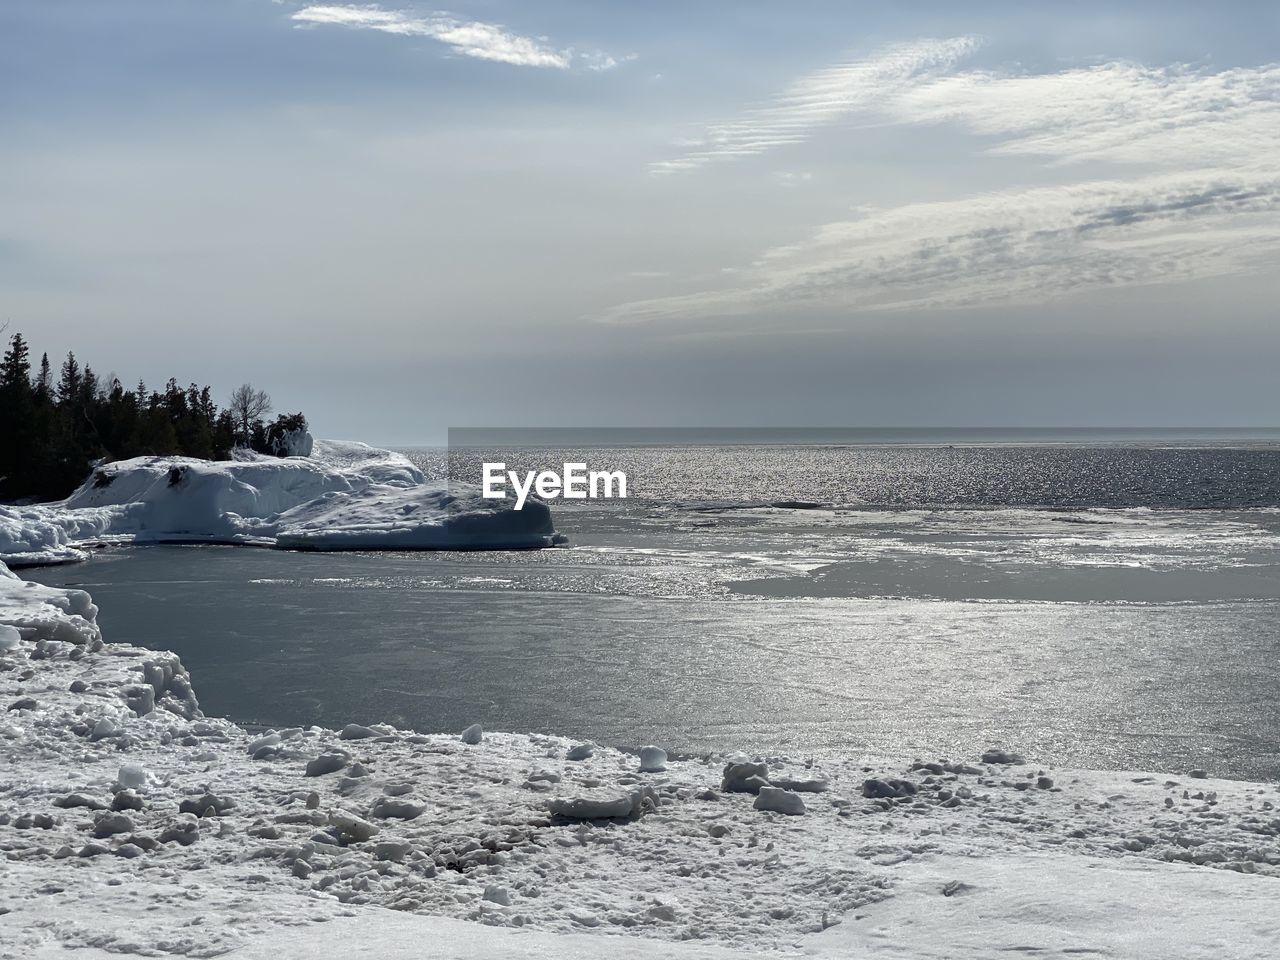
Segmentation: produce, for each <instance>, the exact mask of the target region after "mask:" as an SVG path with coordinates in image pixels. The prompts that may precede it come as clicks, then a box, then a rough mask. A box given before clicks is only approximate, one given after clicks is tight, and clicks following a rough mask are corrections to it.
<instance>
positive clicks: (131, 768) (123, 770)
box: [116, 763, 147, 790]
mask: <svg viewBox="0 0 1280 960" xmlns="http://www.w3.org/2000/svg"><path fill="white" fill-rule="evenodd" d="M116 783H118V784H120V787H121V789H124V790H141V789H143V788H144V787H145V786H146V785H147V771H146V770H145V769H144V768H143V766H142V764H140V763H126V764H123V765H122V766H121V767H120V772H119V773H117V774H116Z"/></svg>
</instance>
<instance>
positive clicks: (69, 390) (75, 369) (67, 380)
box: [58, 351, 80, 403]
mask: <svg viewBox="0 0 1280 960" xmlns="http://www.w3.org/2000/svg"><path fill="white" fill-rule="evenodd" d="M79 393H80V364H79V363H77V362H76V355H75V354H74V353H72V352H71V351H67V359H66V360H64V361H63V362H62V376H61V378H60V379H59V380H58V402H59V403H72V402H74V401H75V400H76V398H77V396H78V395H79Z"/></svg>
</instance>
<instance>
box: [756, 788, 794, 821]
mask: <svg viewBox="0 0 1280 960" xmlns="http://www.w3.org/2000/svg"><path fill="white" fill-rule="evenodd" d="M752 806H753V807H754V808H755V809H756V810H772V811H774V812H775V813H785V814H787V815H788V816H792V817H796V816H800V815H801V814H803V813H804V812H805V808H804V801H803V800H802V799H800V794H798V793H792V792H791V791H790V790H783V789H782V788H780V787H761V788H760V793H759V794H758V795H757V796H756V802H755V803H753V804H752Z"/></svg>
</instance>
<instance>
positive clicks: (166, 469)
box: [0, 437, 563, 568]
mask: <svg viewBox="0 0 1280 960" xmlns="http://www.w3.org/2000/svg"><path fill="white" fill-rule="evenodd" d="M307 440H308V442H307V444H306V449H307V450H308V451H309V455H308V456H305V457H304V456H297V457H266V456H260V455H257V454H244V455H243V458H242V459H237V460H225V461H222V460H219V461H210V460H194V459H191V458H188V457H138V458H135V459H133V460H121V461H114V462H111V463H104V464H101V465H100V466H98V467H97V468H96V469H95V470H94V471H93V473H92V474H90V476H89V477H88V479H86V480H85V482H84V483H83V484H82V485H81V486H80V487H79V488H78V489H77V490H76V491H75V492H74V493H72V494H71V496H69V497H67V499H66V500H63V501H59V502H57V503H44V504H31V505H26V506H17V505H0V562H4V563H7V564H8V565H9V566H10V567H15V568H16V567H23V566H37V565H45V564H54V563H68V562H74V561H76V560H82V559H85V558H86V557H87V556H88V549H89V548H90V547H91V546H93V545H97V544H112V543H114V544H120V543H137V544H144V543H218V544H236V545H245V546H260V547H278V548H280V549H284V550H326V551H332V550H496V549H503V550H510V549H526V548H537V547H546V546H551V545H553V544H555V543H557V542H560V541H561V540H562V539H563V538H561V537H560V536H559V535H558V534H557V533H556V531H555V527H554V525H553V524H552V520H551V511H550V509H549V508H548V507H547V505H546V504H545V503H543V502H542V501H540V500H535V499H530V500H529V501H528V502H527V503H526V504H524V508H523V509H521V510H512V509H511V503H512V501H510V500H491V499H485V498H483V497H482V496H481V492H480V489H479V488H478V487H475V486H473V485H471V484H463V483H447V482H445V481H429V480H427V479H426V478H425V477H424V476H423V474H422V471H421V470H419V469H418V468H417V467H416V466H414V465H413V464H412V463H411V462H410V461H409V460H408V459H407V458H405V457H404V456H402V455H400V454H398V453H394V452H392V451H390V450H381V449H378V448H376V447H370V446H368V445H366V444H363V443H357V442H354V441H343V440H315V441H311V440H310V437H308V438H307Z"/></svg>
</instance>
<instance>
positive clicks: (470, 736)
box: [462, 723, 484, 744]
mask: <svg viewBox="0 0 1280 960" xmlns="http://www.w3.org/2000/svg"><path fill="white" fill-rule="evenodd" d="M483 739H484V730H482V729H481V727H480V724H478V723H473V724H472V725H471V726H469V727H467V729H465V730H463V731H462V742H463V743H472V744H475V743H479V742H480V741H481V740H483Z"/></svg>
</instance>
